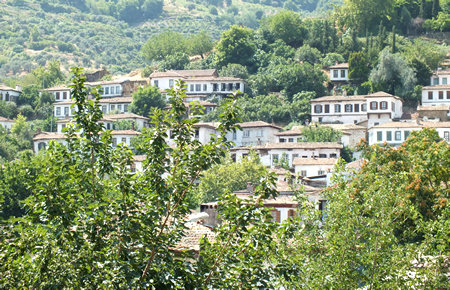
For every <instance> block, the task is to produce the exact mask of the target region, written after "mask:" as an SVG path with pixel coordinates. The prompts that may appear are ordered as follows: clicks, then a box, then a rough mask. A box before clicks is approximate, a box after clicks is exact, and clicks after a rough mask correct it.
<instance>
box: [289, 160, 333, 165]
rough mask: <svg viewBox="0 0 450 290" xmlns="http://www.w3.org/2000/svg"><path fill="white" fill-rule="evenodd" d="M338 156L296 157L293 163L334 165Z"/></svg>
mask: <svg viewBox="0 0 450 290" xmlns="http://www.w3.org/2000/svg"><path fill="white" fill-rule="evenodd" d="M337 161H338V159H337V158H295V159H294V161H292V165H334V164H336V163H337Z"/></svg>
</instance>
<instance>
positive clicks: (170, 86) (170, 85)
mask: <svg viewBox="0 0 450 290" xmlns="http://www.w3.org/2000/svg"><path fill="white" fill-rule="evenodd" d="M169 88H173V79H170V80H169Z"/></svg>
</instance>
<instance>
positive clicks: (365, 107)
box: [361, 104, 367, 112]
mask: <svg viewBox="0 0 450 290" xmlns="http://www.w3.org/2000/svg"><path fill="white" fill-rule="evenodd" d="M361 112H367V104H362V105H361Z"/></svg>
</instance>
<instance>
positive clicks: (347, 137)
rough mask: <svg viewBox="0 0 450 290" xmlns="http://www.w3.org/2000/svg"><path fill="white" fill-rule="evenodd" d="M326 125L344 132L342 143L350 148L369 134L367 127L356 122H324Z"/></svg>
mask: <svg viewBox="0 0 450 290" xmlns="http://www.w3.org/2000/svg"><path fill="white" fill-rule="evenodd" d="M324 126H327V127H330V128H332V129H333V130H336V131H340V132H341V133H342V136H341V143H342V145H344V146H348V147H350V148H355V147H356V145H357V144H358V143H359V142H360V141H361V139H365V138H366V135H367V127H365V126H360V125H356V124H324Z"/></svg>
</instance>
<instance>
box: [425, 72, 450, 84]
mask: <svg viewBox="0 0 450 290" xmlns="http://www.w3.org/2000/svg"><path fill="white" fill-rule="evenodd" d="M448 84H450V69H440V68H438V70H437V71H436V72H435V73H434V74H433V75H432V76H431V78H430V85H431V86H438V85H448Z"/></svg>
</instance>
